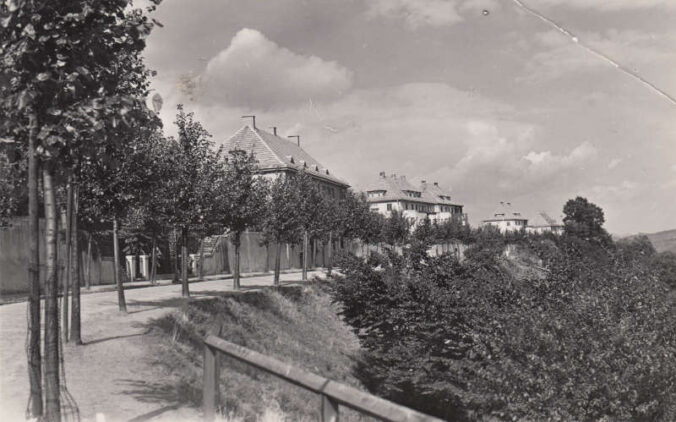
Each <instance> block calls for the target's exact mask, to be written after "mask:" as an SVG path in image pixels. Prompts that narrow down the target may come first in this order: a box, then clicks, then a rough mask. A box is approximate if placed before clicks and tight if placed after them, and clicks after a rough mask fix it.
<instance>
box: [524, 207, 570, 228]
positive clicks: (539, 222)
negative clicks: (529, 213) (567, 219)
mask: <svg viewBox="0 0 676 422" xmlns="http://www.w3.org/2000/svg"><path fill="white" fill-rule="evenodd" d="M528 226H529V227H555V226H563V223H561V222H560V221H559V220H557V219H555V218H552V217H550V216H549V215H548V214H547V213H546V212H544V211H541V212H539V213H538V214H537V215H536V216H535V218H533V219H529V220H528Z"/></svg>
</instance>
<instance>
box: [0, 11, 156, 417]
mask: <svg viewBox="0 0 676 422" xmlns="http://www.w3.org/2000/svg"><path fill="white" fill-rule="evenodd" d="M152 3H155V4H157V3H158V1H157V0H154V1H153V2H152ZM130 4H131V2H130V1H125V0H120V1H115V2H105V1H94V2H52V1H46V0H43V1H23V0H13V1H10V2H3V3H2V4H1V5H0V31H1V33H0V51H2V55H3V60H2V63H1V64H0V67H1V69H0V74H2V75H3V76H6V77H9V78H10V88H9V89H6V90H3V101H2V107H1V108H2V114H3V116H2V117H3V118H2V119H0V120H1V121H2V123H1V125H2V128H0V131H2V133H3V136H10V137H13V138H14V139H20V140H27V141H28V142H27V145H26V147H27V148H26V149H27V150H28V153H27V156H28V159H29V168H30V170H29V192H30V196H29V203H30V204H29V207H28V208H29V212H30V214H31V215H30V217H29V224H30V230H29V231H30V233H31V235H32V236H37V233H38V231H37V229H36V226H37V215H36V211H37V208H36V205H35V204H37V189H36V186H37V171H38V167H37V166H38V162H37V160H38V158H39V160H40V161H41V163H40V164H41V165H42V166H41V167H42V172H43V179H44V182H45V183H44V186H45V189H47V188H49V189H55V188H56V184H57V183H58V182H59V180H60V179H61V180H62V179H63V175H64V174H67V173H69V172H70V169H71V168H72V167H73V166H74V165H77V161H78V160H79V159H80V158H81V157H83V156H87V154H88V153H91V152H92V151H93V150H95V149H96V148H97V147H98V146H99V145H100V143H101V142H106V141H109V139H102V138H99V137H92V136H89V135H92V134H94V133H96V132H98V131H99V130H100V129H102V126H104V125H105V123H104V122H105V121H106V120H107V119H109V118H113V119H115V118H117V119H124V111H125V110H126V109H127V108H128V105H129V104H131V103H133V102H134V99H133V98H129V97H127V96H121V95H116V94H115V89H114V88H115V87H116V86H117V85H118V84H119V83H118V82H119V75H120V73H128V71H129V69H120V64H121V63H124V61H122V62H121V61H120V57H121V56H124V55H126V56H131V57H138V54H139V53H140V51H142V50H143V47H144V41H143V39H144V38H145V37H146V36H147V35H148V33H149V32H150V30H151V28H152V23H150V22H149V21H148V20H147V18H146V17H145V16H143V13H142V12H141V11H139V10H136V9H132V8H131V7H129V6H130ZM151 7H152V6H151ZM98 76H101V77H98ZM92 140H94V142H91V141H92ZM45 196H46V198H47V197H49V198H51V199H53V198H54V192H53V191H52V192H45ZM51 202H52V204H53V201H51ZM46 203H47V201H46ZM50 206H51V204H50ZM45 215H46V217H48V220H49V219H52V221H48V224H47V226H48V227H52V228H55V227H56V225H55V224H54V223H55V219H56V218H57V217H56V212H54V210H53V209H51V208H48V207H47V205H46V209H45ZM54 235H56V231H55V230H48V234H47V236H48V239H47V245H53V242H54V239H53V238H52V237H51V236H54ZM36 245H37V241H35V240H32V241H31V254H30V257H31V259H30V263H29V271H30V280H31V286H32V287H31V293H32V294H33V295H37V294H38V292H39V284H38V273H37V268H38V265H37V262H36V259H37V257H38V256H39V255H38V254H37V253H36V252H35V251H34V249H37V248H33V246H36ZM55 259H56V254H55V253H53V254H48V263H47V267H48V268H53V269H54V271H52V273H50V276H49V277H48V278H47V285H46V288H47V290H48V291H49V292H50V294H49V295H47V297H46V304H45V309H46V312H45V319H46V321H45V322H46V332H45V372H46V380H45V381H46V382H45V394H46V408H45V413H44V418H45V419H46V420H49V421H52V420H53V421H56V420H59V419H60V413H61V410H60V402H59V374H58V362H59V349H58V336H59V334H58V328H59V325H58V309H57V306H56V285H55V284H54V283H56V280H57V274H56V264H55V262H54V261H52V260H55ZM29 307H30V311H29V315H30V318H29V327H30V332H31V339H30V341H29V352H28V358H29V368H31V372H30V381H31V397H30V401H31V404H30V406H29V407H30V414H31V415H33V416H40V415H41V414H42V413H43V412H42V410H43V409H42V398H41V397H40V395H41V391H40V378H41V374H40V372H39V368H40V365H39V364H37V361H39V359H40V355H39V340H35V339H34V338H35V337H36V336H37V335H38V334H39V331H38V330H39V328H35V327H39V325H40V324H39V301H37V299H35V298H33V299H32V300H30V301H29ZM36 309H37V310H36Z"/></svg>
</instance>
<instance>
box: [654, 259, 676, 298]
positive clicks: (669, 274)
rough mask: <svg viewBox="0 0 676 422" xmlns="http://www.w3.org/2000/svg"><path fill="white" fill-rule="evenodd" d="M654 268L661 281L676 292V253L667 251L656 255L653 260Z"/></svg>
mask: <svg viewBox="0 0 676 422" xmlns="http://www.w3.org/2000/svg"><path fill="white" fill-rule="evenodd" d="M652 268H653V270H654V271H655V274H656V275H657V278H658V279H659V280H660V281H662V282H663V283H665V284H666V285H667V286H669V287H670V288H671V289H672V290H676V253H673V252H671V251H666V252H661V253H659V254H656V255H655V256H654V257H653V260H652Z"/></svg>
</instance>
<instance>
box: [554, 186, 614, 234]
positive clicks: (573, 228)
mask: <svg viewBox="0 0 676 422" xmlns="http://www.w3.org/2000/svg"><path fill="white" fill-rule="evenodd" d="M563 213H564V215H565V217H564V218H563V223H564V225H565V232H566V234H567V235H570V236H575V237H579V238H580V239H583V240H586V241H591V240H594V241H597V242H601V243H608V242H609V240H610V236H609V235H608V233H607V232H606V231H605V230H604V229H603V223H604V222H605V217H604V215H603V210H602V209H601V208H600V207H599V206H598V205H596V204H593V203H591V202H589V201H588V200H587V199H586V198H583V197H581V196H578V197H577V198H575V199H570V200H569V201H568V202H566V204H565V205H564V206H563Z"/></svg>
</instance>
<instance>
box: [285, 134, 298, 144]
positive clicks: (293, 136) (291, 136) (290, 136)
mask: <svg viewBox="0 0 676 422" xmlns="http://www.w3.org/2000/svg"><path fill="white" fill-rule="evenodd" d="M287 138H296V143H297V144H298V146H300V135H289V136H287Z"/></svg>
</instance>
